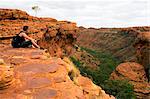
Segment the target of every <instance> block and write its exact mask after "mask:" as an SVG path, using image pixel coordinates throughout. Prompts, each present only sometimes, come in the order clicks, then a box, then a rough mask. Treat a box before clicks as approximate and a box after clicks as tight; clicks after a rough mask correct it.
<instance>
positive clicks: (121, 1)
mask: <svg viewBox="0 0 150 99" xmlns="http://www.w3.org/2000/svg"><path fill="white" fill-rule="evenodd" d="M32 6H39V8H40V10H39V11H38V12H37V14H36V13H35V12H34V11H33V10H32ZM0 8H15V9H20V10H23V11H26V12H27V13H28V14H30V15H32V16H35V15H36V16H38V17H51V18H55V19H57V20H68V21H73V22H76V23H77V25H78V26H84V27H99V28H100V27H131V26H150V0H0Z"/></svg>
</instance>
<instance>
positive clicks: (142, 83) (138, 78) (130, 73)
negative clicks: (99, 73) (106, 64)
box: [110, 62, 150, 99]
mask: <svg viewBox="0 0 150 99" xmlns="http://www.w3.org/2000/svg"><path fill="white" fill-rule="evenodd" d="M110 79H113V80H114V79H115V80H129V83H131V84H132V85H134V91H135V94H136V95H137V98H142V99H143V98H144V99H148V97H149V95H150V84H149V83H148V82H147V77H146V73H145V70H144V67H143V66H142V65H140V64H138V63H134V62H127V63H122V64H120V65H119V66H118V67H117V68H116V70H115V71H114V72H113V73H112V74H111V77H110Z"/></svg>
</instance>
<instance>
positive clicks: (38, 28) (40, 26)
mask: <svg viewBox="0 0 150 99" xmlns="http://www.w3.org/2000/svg"><path fill="white" fill-rule="evenodd" d="M25 25H27V26H29V31H28V33H29V36H31V37H33V38H34V39H36V40H38V43H39V45H40V46H41V47H43V48H47V49H48V51H49V52H50V54H51V55H52V56H57V57H62V56H64V55H70V54H71V52H72V46H73V44H74V42H75V41H76V34H77V32H78V28H77V27H76V23H72V22H68V21H57V20H56V19H53V18H37V17H32V16H29V15H28V14H27V13H26V12H23V11H20V10H15V9H14V10H11V9H0V42H1V43H4V44H10V41H11V38H12V37H13V36H14V35H16V34H18V33H19V32H20V31H21V30H22V27H23V26H25Z"/></svg>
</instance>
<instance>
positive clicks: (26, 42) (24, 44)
mask: <svg viewBox="0 0 150 99" xmlns="http://www.w3.org/2000/svg"><path fill="white" fill-rule="evenodd" d="M21 47H23V48H29V47H32V42H31V41H24V42H22V44H21Z"/></svg>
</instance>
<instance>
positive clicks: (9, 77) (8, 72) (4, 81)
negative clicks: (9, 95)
mask: <svg viewBox="0 0 150 99" xmlns="http://www.w3.org/2000/svg"><path fill="white" fill-rule="evenodd" d="M13 81H14V72H13V68H12V67H11V66H9V65H6V64H5V62H4V60H3V59H0V90H4V89H7V88H9V87H10V86H11V85H12V84H13Z"/></svg>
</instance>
